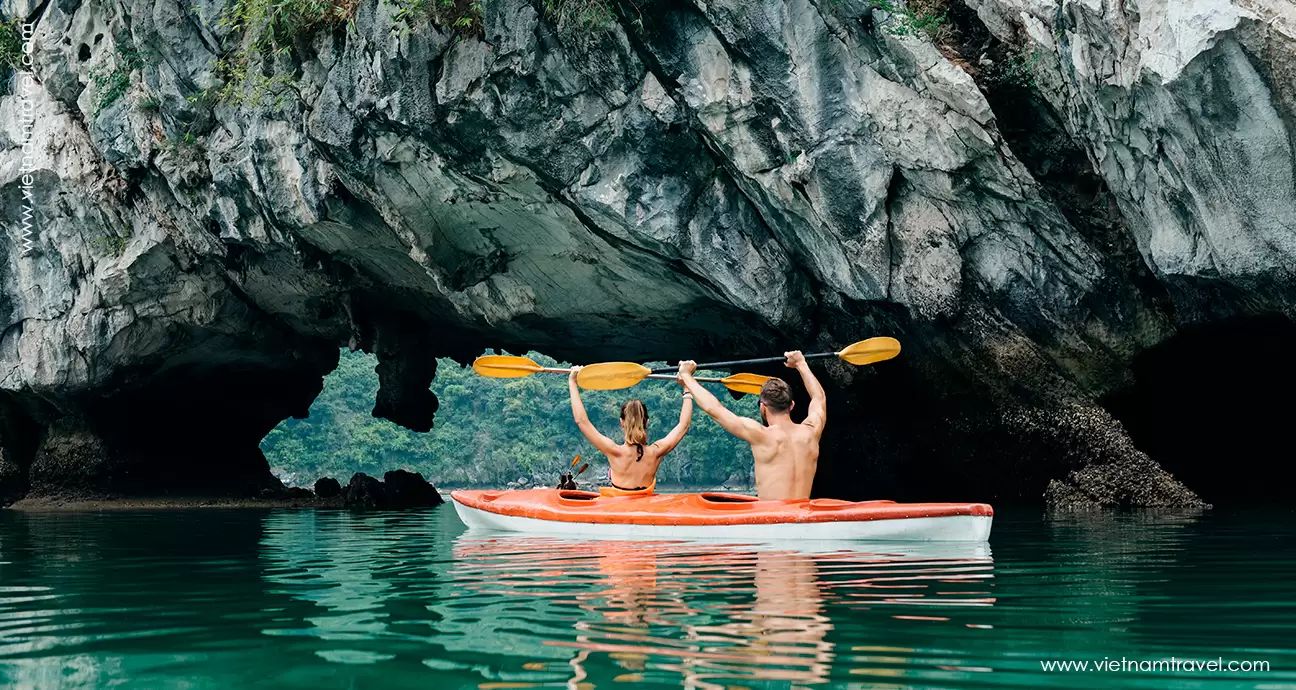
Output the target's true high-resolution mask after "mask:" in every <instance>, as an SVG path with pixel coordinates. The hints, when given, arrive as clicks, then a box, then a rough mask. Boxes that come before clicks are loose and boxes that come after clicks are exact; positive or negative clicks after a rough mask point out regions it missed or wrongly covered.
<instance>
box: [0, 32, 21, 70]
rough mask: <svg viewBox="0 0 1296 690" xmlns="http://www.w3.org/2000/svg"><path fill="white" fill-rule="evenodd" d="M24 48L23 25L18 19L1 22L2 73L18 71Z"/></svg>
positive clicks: (0, 66) (0, 65)
mask: <svg viewBox="0 0 1296 690" xmlns="http://www.w3.org/2000/svg"><path fill="white" fill-rule="evenodd" d="M22 48H23V46H22V25H21V24H20V23H19V22H18V20H17V19H5V20H0V73H2V74H8V73H9V72H12V71H13V70H15V69H18V65H19V64H20V61H21V60H22Z"/></svg>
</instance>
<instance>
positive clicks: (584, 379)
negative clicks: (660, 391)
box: [576, 362, 652, 391]
mask: <svg viewBox="0 0 1296 690" xmlns="http://www.w3.org/2000/svg"><path fill="white" fill-rule="evenodd" d="M651 373H652V369H649V368H648V367H646V366H644V365H642V364H635V363H634V362H601V363H599V364H591V365H589V366H587V367H584V368H582V369H581V370H580V371H579V372H577V374H576V384H577V385H578V386H580V387H581V388H587V389H589V390H595V391H612V390H618V389H620V388H629V387H631V386H633V385H635V384H636V383H639V382H640V381H642V380H644V377H646V376H647V375H649V374H651Z"/></svg>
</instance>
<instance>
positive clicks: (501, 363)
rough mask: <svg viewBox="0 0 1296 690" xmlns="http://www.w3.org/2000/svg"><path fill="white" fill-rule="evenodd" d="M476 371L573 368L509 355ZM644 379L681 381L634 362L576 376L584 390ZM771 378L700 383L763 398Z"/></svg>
mask: <svg viewBox="0 0 1296 690" xmlns="http://www.w3.org/2000/svg"><path fill="white" fill-rule="evenodd" d="M591 367H594V368H595V371H594V373H593V374H592V375H589V376H587V375H586V374H585V372H586V371H588V370H589V369H590V368H591ZM473 371H476V372H477V373H478V374H481V375H482V376H488V377H490V378H496V379H516V378H522V377H524V376H530V375H532V374H538V373H540V372H545V373H550V374H571V369H560V368H557V367H542V366H540V365H539V364H537V363H536V362H535V361H534V360H532V359H530V358H528V357H513V356H509V355H483V356H481V357H478V358H477V359H476V360H475V361H473ZM644 379H659V380H664V381H675V380H677V379H676V377H675V376H674V375H671V374H655V373H653V370H652V369H649V368H648V367H645V366H643V365H642V364H635V363H634V362H605V363H602V364H591V365H589V367H585V368H583V369H581V371H580V373H579V374H577V375H576V383H578V384H579V385H580V387H581V388H585V389H588V390H619V389H622V388H629V387H631V386H633V385H635V384H636V383H639V382H640V381H642V380H644ZM769 379H770V377H768V376H757V375H756V374H734V375H732V376H726V377H725V378H722V379H716V378H699V379H697V380H698V381H702V382H705V383H719V384H723V385H724V387H725V388H728V389H729V390H731V391H734V392H735V393H748V394H751V395H759V394H760V389H761V386H762V385H764V384H765V382H766V381H768V380H769Z"/></svg>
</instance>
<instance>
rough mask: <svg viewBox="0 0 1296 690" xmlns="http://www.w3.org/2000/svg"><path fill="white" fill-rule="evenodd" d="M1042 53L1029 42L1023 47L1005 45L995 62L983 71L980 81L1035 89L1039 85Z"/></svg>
mask: <svg viewBox="0 0 1296 690" xmlns="http://www.w3.org/2000/svg"><path fill="white" fill-rule="evenodd" d="M1039 63H1040V53H1039V51H1037V50H1036V49H1035V48H1034V46H1032V45H1030V44H1029V43H1028V44H1026V45H1025V46H1023V47H1020V48H1018V47H1013V46H1005V49H1004V52H1003V53H1002V54H1001V56H1000V57H999V58H998V59H997V60H995V61H994V64H992V65H989V66H987V67H985V68H984V69H983V70H982V71H981V76H980V77H978V81H981V82H982V83H983V84H984V85H986V86H988V87H997V88H1009V89H1033V88H1035V87H1036V86H1038V85H1039V80H1038V76H1037V75H1038V74H1039Z"/></svg>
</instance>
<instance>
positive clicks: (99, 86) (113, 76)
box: [90, 41, 144, 112]
mask: <svg viewBox="0 0 1296 690" xmlns="http://www.w3.org/2000/svg"><path fill="white" fill-rule="evenodd" d="M143 66H144V54H143V53H141V52H139V51H138V50H136V49H135V46H133V45H131V44H130V43H127V42H125V41H122V42H120V43H118V44H117V52H116V53H115V54H114V55H113V59H112V66H111V67H110V66H108V65H101V66H99V68H98V69H95V70H93V71H92V72H91V73H90V80H91V81H92V82H94V85H95V88H96V90H97V91H98V92H99V98H98V99H97V100H96V101H95V111H96V112H98V111H100V110H103V109H104V108H107V107H108V106H110V105H112V104H113V103H115V102H117V99H119V98H121V97H122V96H123V95H125V93H126V91H127V90H128V89H130V83H131V81H130V80H131V73H132V72H134V71H135V70H137V69H139V68H141V67H143Z"/></svg>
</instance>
